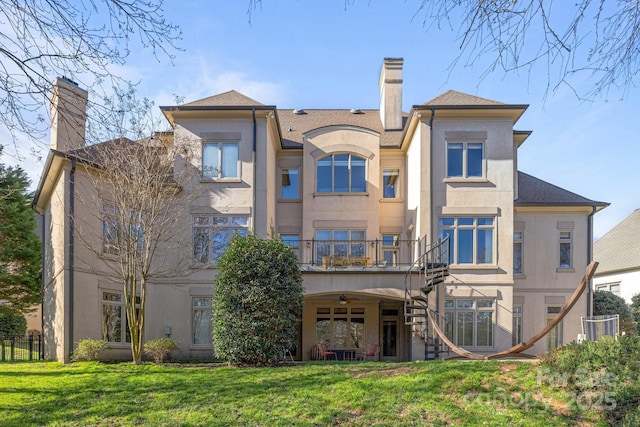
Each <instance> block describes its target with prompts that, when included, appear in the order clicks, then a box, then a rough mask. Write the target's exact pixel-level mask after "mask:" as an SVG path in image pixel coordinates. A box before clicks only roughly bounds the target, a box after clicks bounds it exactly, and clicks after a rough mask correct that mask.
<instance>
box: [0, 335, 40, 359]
mask: <svg viewBox="0 0 640 427" xmlns="http://www.w3.org/2000/svg"><path fill="white" fill-rule="evenodd" d="M42 350H43V347H42V335H29V336H26V337H8V338H4V339H2V338H0V361H1V362H19V361H30V360H42V359H43V351H42Z"/></svg>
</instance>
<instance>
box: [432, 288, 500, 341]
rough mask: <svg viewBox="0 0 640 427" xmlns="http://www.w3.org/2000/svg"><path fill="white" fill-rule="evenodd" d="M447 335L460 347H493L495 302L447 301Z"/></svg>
mask: <svg viewBox="0 0 640 427" xmlns="http://www.w3.org/2000/svg"><path fill="white" fill-rule="evenodd" d="M444 308H445V334H446V335H447V338H449V339H450V340H451V341H453V343H454V344H456V345H458V346H465V347H492V346H493V323H494V320H495V300H494V299H489V298H482V299H472V298H465V299H462V298H460V299H453V298H451V299H445V303H444Z"/></svg>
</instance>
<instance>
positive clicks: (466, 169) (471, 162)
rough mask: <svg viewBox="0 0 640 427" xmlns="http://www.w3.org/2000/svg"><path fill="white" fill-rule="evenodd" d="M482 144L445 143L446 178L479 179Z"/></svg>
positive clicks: (482, 154) (481, 174) (482, 153)
mask: <svg viewBox="0 0 640 427" xmlns="http://www.w3.org/2000/svg"><path fill="white" fill-rule="evenodd" d="M484 164H485V162H484V142H447V178H481V177H483V176H485V173H484Z"/></svg>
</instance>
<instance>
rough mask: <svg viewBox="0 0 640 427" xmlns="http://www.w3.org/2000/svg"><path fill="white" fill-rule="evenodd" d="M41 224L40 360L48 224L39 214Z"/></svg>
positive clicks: (42, 341)
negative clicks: (46, 230)
mask: <svg viewBox="0 0 640 427" xmlns="http://www.w3.org/2000/svg"><path fill="white" fill-rule="evenodd" d="M38 219H39V222H40V244H41V245H42V246H41V248H40V256H41V258H42V271H41V272H40V358H41V359H44V280H45V279H44V265H45V256H46V252H45V246H46V239H47V234H46V233H45V232H44V227H45V224H46V214H42V215H40V214H38Z"/></svg>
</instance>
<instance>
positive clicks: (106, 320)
mask: <svg viewBox="0 0 640 427" xmlns="http://www.w3.org/2000/svg"><path fill="white" fill-rule="evenodd" d="M101 305H102V339H103V340H105V341H107V342H109V343H121V344H124V343H128V342H131V334H130V332H129V323H128V321H127V307H126V303H125V301H124V296H123V294H122V292H117V291H102V302H101ZM139 306H140V297H136V309H137V308H139Z"/></svg>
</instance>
